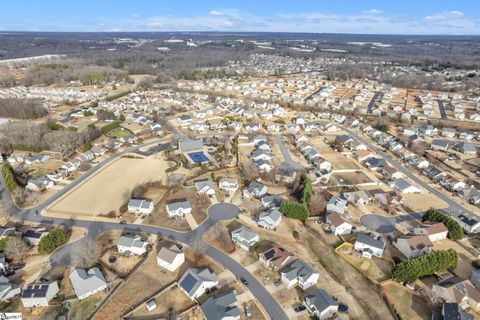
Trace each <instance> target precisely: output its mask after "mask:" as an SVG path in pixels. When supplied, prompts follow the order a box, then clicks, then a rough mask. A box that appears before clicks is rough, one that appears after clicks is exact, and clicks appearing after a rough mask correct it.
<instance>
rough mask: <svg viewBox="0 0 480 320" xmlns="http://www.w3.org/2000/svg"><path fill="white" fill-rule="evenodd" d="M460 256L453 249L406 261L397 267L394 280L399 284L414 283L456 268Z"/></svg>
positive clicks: (394, 271) (433, 252)
mask: <svg viewBox="0 0 480 320" xmlns="http://www.w3.org/2000/svg"><path fill="white" fill-rule="evenodd" d="M457 263H458V254H457V252H456V251H455V250H453V249H448V250H446V251H432V252H431V253H428V254H426V255H424V256H421V257H419V258H414V259H406V260H403V261H402V262H400V263H399V264H397V265H396V266H395V269H394V270H393V278H394V279H395V280H396V281H398V282H412V281H415V280H417V279H419V278H421V277H424V276H429V275H432V274H434V273H435V272H439V271H443V270H446V269H450V268H455V267H456V266H457Z"/></svg>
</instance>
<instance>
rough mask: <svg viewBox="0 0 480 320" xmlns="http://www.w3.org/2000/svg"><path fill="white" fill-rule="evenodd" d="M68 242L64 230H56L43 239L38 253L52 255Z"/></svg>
mask: <svg viewBox="0 0 480 320" xmlns="http://www.w3.org/2000/svg"><path fill="white" fill-rule="evenodd" d="M67 241H68V234H67V232H66V231H65V230H64V229H63V228H55V229H54V230H52V231H50V232H49V233H48V234H47V235H46V236H45V237H43V238H42V239H41V240H40V242H39V244H38V252H39V253H41V254H50V253H52V252H53V251H54V250H55V249H57V248H58V247H60V246H62V245H64V244H65V243H67Z"/></svg>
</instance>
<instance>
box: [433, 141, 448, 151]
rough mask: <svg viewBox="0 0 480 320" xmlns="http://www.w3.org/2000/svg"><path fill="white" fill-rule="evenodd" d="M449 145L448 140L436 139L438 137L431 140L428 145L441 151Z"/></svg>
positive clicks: (445, 149)
mask: <svg viewBox="0 0 480 320" xmlns="http://www.w3.org/2000/svg"><path fill="white" fill-rule="evenodd" d="M449 147H450V141H446V140H438V139H435V140H432V143H431V145H430V148H432V150H436V151H443V152H445V151H447V150H448V148H449Z"/></svg>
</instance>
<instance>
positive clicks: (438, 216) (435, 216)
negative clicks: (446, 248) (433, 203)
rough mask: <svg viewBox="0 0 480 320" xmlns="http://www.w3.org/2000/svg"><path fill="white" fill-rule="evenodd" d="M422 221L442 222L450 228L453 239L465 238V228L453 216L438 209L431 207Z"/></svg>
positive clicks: (450, 236)
mask: <svg viewBox="0 0 480 320" xmlns="http://www.w3.org/2000/svg"><path fill="white" fill-rule="evenodd" d="M422 221H431V222H442V223H443V224H444V225H445V227H447V229H448V237H449V238H450V239H452V240H460V239H462V238H463V229H462V227H461V226H460V224H459V223H458V222H457V221H455V220H454V219H453V218H452V217H449V216H447V215H445V214H443V213H440V212H438V210H436V209H433V208H432V209H429V210H427V211H426V212H425V214H424V215H423V217H422Z"/></svg>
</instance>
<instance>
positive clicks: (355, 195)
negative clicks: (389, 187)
mask: <svg viewBox="0 0 480 320" xmlns="http://www.w3.org/2000/svg"><path fill="white" fill-rule="evenodd" d="M343 197H344V198H345V199H347V201H348V202H349V203H351V204H353V205H354V206H357V207H360V206H364V205H366V204H368V203H370V201H371V200H372V195H371V194H370V192H368V190H358V191H352V192H345V193H343Z"/></svg>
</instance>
